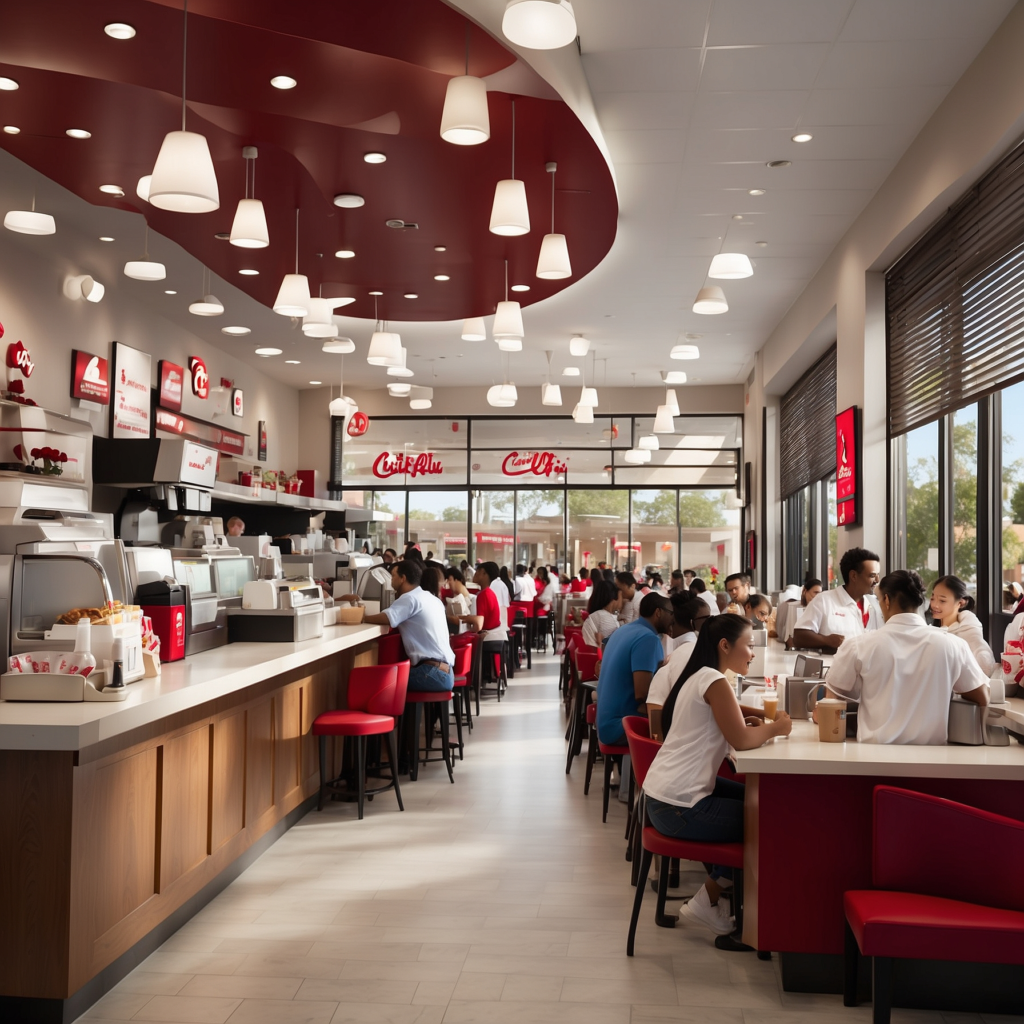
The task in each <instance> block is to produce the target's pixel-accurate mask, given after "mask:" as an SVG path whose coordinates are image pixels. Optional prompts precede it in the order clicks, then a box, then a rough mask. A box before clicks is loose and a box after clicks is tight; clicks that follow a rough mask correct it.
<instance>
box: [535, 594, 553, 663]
mask: <svg viewBox="0 0 1024 1024" xmlns="http://www.w3.org/2000/svg"><path fill="white" fill-rule="evenodd" d="M549 636H550V637H551V648H552V650H554V647H555V615H554V612H553V611H552V610H551V608H550V607H547V608H545V607H544V605H543V604H541V600H540V598H539V597H535V598H534V599H533V645H534V647H536V648H537V650H539V651H540V652H541V654H547V651H548V637H549Z"/></svg>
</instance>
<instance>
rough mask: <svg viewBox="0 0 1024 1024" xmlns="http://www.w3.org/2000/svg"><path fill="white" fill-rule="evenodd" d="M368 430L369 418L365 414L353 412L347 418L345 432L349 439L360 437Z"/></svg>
mask: <svg viewBox="0 0 1024 1024" xmlns="http://www.w3.org/2000/svg"><path fill="white" fill-rule="evenodd" d="M369 429H370V417H369V416H367V415H366V413H365V412H358V411H357V412H354V413H352V415H351V416H350V417H349V421H348V426H347V427H346V428H345V430H346V431H347V432H348V436H349V437H362V436H363V434H365V433H366V431H367V430H369Z"/></svg>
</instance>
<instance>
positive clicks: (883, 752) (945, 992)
mask: <svg viewBox="0 0 1024 1024" xmlns="http://www.w3.org/2000/svg"><path fill="white" fill-rule="evenodd" d="M795 659H796V653H795V652H787V651H785V650H784V649H783V647H782V645H781V644H780V643H778V642H775V641H772V642H770V646H769V650H768V652H767V655H766V659H765V674H766V675H778V676H779V678H780V681H781V680H783V679H784V678H785V675H786V674H789V673H792V671H793V667H794V662H795ZM990 708H991V712H992V714H993V715H994V719H993V721H994V722H995V723H996V724H998V722H999V720H1000V717H1002V718H1003V719H1004V723H1005V722H1008V723H1010V724H1012V725H1013V726H1014V727H1015V728H1017V730H1018V732H1021V733H1024V700H1021V699H1019V698H1014V699H1011V700H1009V701H1006V702H1004V703H1001V704H998V705H991V706H990ZM736 770H737V771H738V772H739V773H741V774H742V775H744V776H745V777H746V798H745V840H744V847H745V849H744V872H743V875H744V917H743V939H744V941H745V942H746V943H748V944H749V945H751V946H753V947H755V948H756V949H759V950H770V951H773V952H776V953H779V954H780V959H781V967H782V981H783V987H784V988H785V989H786V990H787V991H805V992H841V991H842V954H843V943H844V915H843V893H844V892H845V891H846V890H849V889H869V888H871V883H872V879H871V842H872V797H873V792H874V788H875V786H877V785H880V784H888V785H894V786H901V787H903V788H905V789H910V790H916V791H919V792H923V793H929V794H932V795H935V796H941V797H946V798H948V799H951V800H957V801H960V802H962V803H965V804H969V805H971V806H974V807H979V808H983V809H985V810H988V811H992V812H995V813H998V814H1002V815H1006V816H1007V817H1011V818H1015V819H1018V820H1021V821H1024V745H1022V744H1021V743H1020V742H1018V741H1017V740H1016V739H1015V738H1014V737H1012V736H1011V737H1010V742H1009V744H1008V745H1006V746H987V745H981V746H966V745H965V746H959V745H953V744H945V745H942V746H917V745H894V744H872V743H858V742H857V741H856V739H852V738H850V739H847V740H845V742H842V743H826V742H822V741H820V740H819V739H818V730H817V726H816V725H815V724H814V723H812V722H811V721H807V720H794V723H793V731H792V734H791V735H790V736H788V737H776V738H775V739H773V740H770V741H769V742H768V743H766V744H765V745H764V746H761V747H758V748H756V749H754V750H745V751H740V752H738V753H737V754H736ZM950 842H951V843H955V842H956V837H955V836H950ZM964 870H965V871H972V872H975V871H991V872H992V877H993V884H994V885H997V884H998V881H997V879H998V875H999V871H1000V870H1001V868H1000V861H999V851H992V864H990V865H984V864H965V865H964ZM908 964H909V966H906V967H905V968H904V969H903V970H902V975H901V977H898V978H897V983H896V990H895V993H894V999H895V1000H896V1001H895V1002H894V1005H901V1006H915V1007H924V1008H928V1007H931V1008H935V1007H943V1008H945V1009H947V1010H950V1009H965V1010H968V1011H970V1012H1004V1013H1005V1012H1016V1013H1019V1012H1020V1007H1021V987H1020V980H1021V979H1020V969H1016V972H1015V971H1014V969H1006V968H1001V969H996V968H994V967H993V966H992V965H976V964H975V965H966V964H965V965H960V964H950V963H946V962H943V963H942V964H940V965H934V964H931V965H929V964H923V963H921V964H918V963H916V962H908ZM869 975H870V972H868V971H862V972H861V976H862V977H867V976H869Z"/></svg>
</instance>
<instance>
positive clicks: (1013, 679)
mask: <svg viewBox="0 0 1024 1024" xmlns="http://www.w3.org/2000/svg"><path fill="white" fill-rule="evenodd" d="M999 660H1000V663H1001V664H1002V669H1003V683H1004V685H1005V686H1006V689H1007V690H1010V688H1011V687H1013V688H1014V689H1015V688H1016V687H1017V684H1018V683H1019V682H1020V681H1021V673H1022V665H1024V654H1020V653H1019V652H1018V653H1015V652H1014V651H1012V650H1011V651H1004V652H1003V654H1002V657H1001V658H1000V659H999Z"/></svg>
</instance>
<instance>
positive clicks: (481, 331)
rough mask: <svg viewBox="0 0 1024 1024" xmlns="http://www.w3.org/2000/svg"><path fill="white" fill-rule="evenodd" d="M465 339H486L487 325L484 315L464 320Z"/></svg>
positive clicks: (463, 333) (463, 332) (463, 331)
mask: <svg viewBox="0 0 1024 1024" xmlns="http://www.w3.org/2000/svg"><path fill="white" fill-rule="evenodd" d="M462 340H463V341H486V340H487V327H486V325H485V324H484V318H483V317H482V316H471V317H468V318H467V319H465V320H463V321H462Z"/></svg>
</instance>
